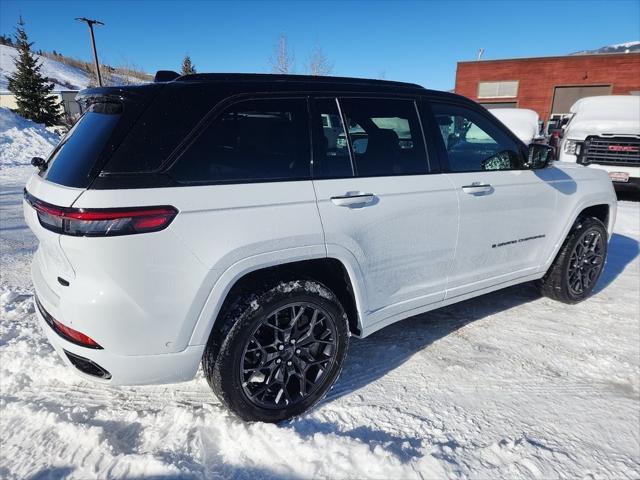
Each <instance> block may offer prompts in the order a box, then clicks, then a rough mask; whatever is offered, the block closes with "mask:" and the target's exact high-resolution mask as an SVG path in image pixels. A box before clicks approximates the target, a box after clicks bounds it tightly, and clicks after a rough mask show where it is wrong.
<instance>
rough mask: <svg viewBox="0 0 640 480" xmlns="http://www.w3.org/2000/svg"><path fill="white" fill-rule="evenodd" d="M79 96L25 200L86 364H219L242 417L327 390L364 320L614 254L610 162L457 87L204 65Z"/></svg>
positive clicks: (62, 319)
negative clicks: (570, 150) (516, 125)
mask: <svg viewBox="0 0 640 480" xmlns="http://www.w3.org/2000/svg"><path fill="white" fill-rule="evenodd" d="M166 76H167V75H166V74H165V78H166ZM176 76H177V74H176ZM169 78H170V77H169ZM80 99H81V101H82V102H83V104H84V107H85V113H84V115H83V117H82V118H81V119H80V120H79V121H78V123H77V124H76V125H75V126H74V127H73V129H71V131H70V132H69V133H68V135H67V136H66V137H65V138H63V140H62V141H61V142H60V144H59V145H58V147H57V148H56V149H55V150H54V151H53V153H52V154H51V156H50V158H49V159H47V160H46V161H44V160H43V159H34V161H33V163H34V165H36V166H38V168H39V172H38V173H36V174H34V175H33V176H32V178H31V179H30V180H29V182H28V184H27V187H26V190H25V202H24V212H25V217H26V220H27V222H28V224H29V226H30V228H31V229H32V230H33V231H34V232H35V234H36V235H37V237H38V239H39V242H40V245H39V248H38V251H37V252H36V254H35V258H34V261H33V283H34V287H35V292H36V298H37V300H36V303H37V312H38V318H39V320H40V322H41V324H42V327H43V329H44V331H45V332H46V334H47V336H48V338H49V340H50V342H51V343H52V345H53V346H54V347H55V349H56V350H57V352H58V353H59V354H60V357H61V358H62V359H63V360H64V361H65V362H66V363H67V364H69V365H70V366H72V367H73V368H74V369H75V370H76V371H78V372H79V373H80V374H81V375H83V376H85V377H86V378H90V379H94V380H97V381H101V382H107V383H110V384H113V385H124V384H149V383H168V382H178V381H185V380H189V379H191V378H193V377H194V375H195V373H196V371H197V369H198V366H199V365H200V363H201V362H202V366H203V370H204V373H205V375H206V377H207V379H208V381H209V383H210V385H211V387H212V388H213V390H214V392H215V393H216V394H217V395H218V396H219V398H220V399H221V400H222V401H223V402H224V403H225V404H226V405H227V406H228V407H229V408H230V409H231V410H232V411H233V412H235V413H236V414H237V415H238V416H240V417H241V418H243V419H247V420H263V421H279V420H283V419H285V418H289V417H291V416H293V415H297V414H299V413H301V412H303V411H305V410H307V409H308V408H310V407H311V406H312V405H313V404H315V403H316V402H317V401H318V400H319V399H321V398H322V396H323V395H324V394H325V393H326V392H327V390H328V389H329V388H330V387H331V385H332V384H333V382H334V381H335V379H336V377H337V376H338V373H339V372H340V368H341V366H342V363H343V361H344V358H345V355H346V352H347V344H348V340H349V337H350V336H351V335H354V336H357V337H366V336H367V335H370V334H371V333H373V332H375V331H376V330H379V329H381V328H383V327H384V326H386V325H389V324H391V323H393V322H396V321H398V320H401V319H403V318H406V317H409V316H412V315H416V314H419V313H423V312H426V311H429V310H432V309H435V308H438V307H442V306H443V305H448V304H451V303H455V302H459V301H461V300H465V299H468V298H470V297H474V296H477V295H482V294H484V293H487V292H490V291H493V290H497V289H501V288H504V287H508V286H510V285H514V284H517V283H521V282H527V281H531V280H537V281H539V285H540V288H541V290H542V292H543V293H544V294H545V295H548V296H550V297H553V298H556V299H558V300H560V301H563V302H569V303H573V302H577V301H580V300H582V299H584V298H585V297H587V296H588V295H589V293H590V292H591V290H592V289H593V287H594V284H595V282H596V281H597V280H598V277H599V275H600V273H601V271H602V268H603V265H604V262H605V258H606V253H607V241H608V235H609V234H610V232H611V229H612V226H613V222H614V219H615V215H616V199H615V195H614V191H613V188H612V186H611V182H610V181H609V179H608V177H607V175H606V173H605V172H602V171H597V170H592V169H588V168H583V167H581V166H578V165H576V164H561V163H553V164H552V163H549V160H548V159H549V152H550V150H551V149H550V147H548V146H545V145H530V146H527V145H524V144H523V143H522V142H521V141H520V140H518V138H517V137H516V136H515V135H514V134H513V133H511V132H510V131H509V130H508V129H507V128H506V127H505V126H504V125H502V124H501V123H500V122H499V121H498V120H497V119H496V118H495V117H493V116H492V115H491V114H490V113H488V112H487V111H486V110H485V109H483V108H482V107H480V106H479V105H477V104H476V103H474V102H472V101H470V100H467V99H465V98H462V97H459V96H456V95H453V94H448V93H440V92H434V91H429V90H425V89H424V88H422V87H420V86H417V85H413V84H406V83H399V82H388V81H377V80H360V79H348V78H331V77H304V76H272V75H244V74H197V75H188V76H183V77H179V78H176V79H173V80H171V81H165V82H157V83H154V84H151V85H146V86H131V87H122V88H115V87H113V88H101V89H92V90H86V91H84V92H82V93H81V94H80ZM327 118H331V119H333V123H334V124H335V125H333V127H332V128H331V129H327V125H326V123H327V122H326V119H327ZM345 126H347V128H345ZM328 130H331V131H328ZM335 130H340V131H339V132H337V131H335ZM396 130H398V131H396ZM400 130H401V131H400ZM351 131H354V132H359V133H358V134H357V135H358V141H360V146H359V147H358V148H357V149H354V148H353V143H354V141H353V139H352V135H351V134H350V133H349V132H351ZM471 132H473V134H471ZM341 136H342V138H345V139H346V146H345V147H342V148H341V147H339V146H338V145H337V142H338V139H339V138H340V137H341ZM365 139H366V141H364V140H365Z"/></svg>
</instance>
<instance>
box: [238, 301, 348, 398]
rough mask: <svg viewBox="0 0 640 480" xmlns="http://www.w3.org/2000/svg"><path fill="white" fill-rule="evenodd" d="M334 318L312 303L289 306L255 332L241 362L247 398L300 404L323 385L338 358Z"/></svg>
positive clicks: (284, 307)
mask: <svg viewBox="0 0 640 480" xmlns="http://www.w3.org/2000/svg"><path fill="white" fill-rule="evenodd" d="M337 337H338V335H337V330H336V326H335V323H334V321H333V319H332V318H331V317H330V316H329V315H328V314H327V313H326V312H325V311H324V310H323V309H321V308H320V307H318V306H316V305H314V304H311V303H293V304H289V305H285V306H283V307H281V308H279V309H278V310H276V311H275V312H273V313H271V314H269V315H268V317H265V318H264V319H263V321H262V322H260V323H259V324H258V325H257V327H256V328H255V329H254V330H253V333H252V335H251V337H250V338H249V341H248V342H247V344H246V347H245V349H244V354H243V356H242V360H241V365H240V372H241V373H240V375H241V377H242V378H241V380H242V388H243V390H244V392H245V394H246V396H247V398H248V399H249V400H250V401H251V402H252V403H254V404H256V405H257V406H259V407H262V408H270V409H277V408H282V407H283V406H287V407H289V406H291V405H293V404H296V403H298V402H300V401H302V400H304V399H305V398H307V397H308V396H309V395H310V394H312V393H313V392H314V391H315V390H316V389H317V388H319V387H320V386H321V385H322V384H323V382H324V380H325V378H326V377H327V374H328V373H327V372H328V371H329V370H330V367H331V365H332V364H333V362H335V361H336V358H335V357H336V353H337Z"/></svg>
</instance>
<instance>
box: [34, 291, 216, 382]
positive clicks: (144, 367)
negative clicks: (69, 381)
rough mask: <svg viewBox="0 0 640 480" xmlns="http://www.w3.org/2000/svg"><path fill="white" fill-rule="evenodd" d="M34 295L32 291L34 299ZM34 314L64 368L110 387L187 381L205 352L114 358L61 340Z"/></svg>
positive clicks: (49, 309)
mask: <svg viewBox="0 0 640 480" xmlns="http://www.w3.org/2000/svg"><path fill="white" fill-rule="evenodd" d="M42 293H44V295H43V296H42V297H39V298H40V303H41V304H42V308H44V309H45V310H46V311H47V312H48V313H49V314H50V315H52V316H53V317H54V318H55V317H56V311H55V310H56V309H55V307H54V306H53V305H51V304H49V303H48V302H47V300H46V296H47V294H46V292H42ZM38 294H39V292H38V289H37V287H36V295H38ZM43 297H44V298H43ZM35 312H36V316H37V318H38V322H39V323H40V327H41V328H42V331H43V332H44V333H45V335H46V336H47V339H48V340H49V343H51V345H52V346H53V348H54V349H55V350H56V352H57V353H58V355H59V356H60V358H61V359H62V361H63V362H64V363H65V365H67V366H68V367H70V368H72V369H73V370H74V371H75V372H76V373H77V374H78V375H80V376H81V377H83V378H86V379H88V380H93V381H97V382H101V383H107V384H110V385H148V384H159V383H175V382H184V381H188V380H191V379H192V378H193V377H194V376H195V374H196V372H197V370H198V366H199V365H200V359H201V358H202V354H203V352H204V348H205V346H204V345H196V346H189V347H187V348H186V349H184V350H183V351H181V352H176V353H164V354H158V355H116V354H114V353H112V352H109V351H108V350H104V349H103V350H96V349H92V348H86V347H82V346H79V345H76V344H74V343H71V342H69V341H67V340H65V339H64V338H62V337H61V336H59V335H58V334H57V333H56V332H55V331H54V330H53V329H52V328H51V327H50V326H49V324H48V323H47V322H46V320H45V318H44V317H43V315H42V313H41V312H40V309H39V308H38V305H35ZM68 354H70V355H68ZM91 364H93V367H92V366H91ZM95 367H98V368H95ZM100 370H102V372H101V371H100Z"/></svg>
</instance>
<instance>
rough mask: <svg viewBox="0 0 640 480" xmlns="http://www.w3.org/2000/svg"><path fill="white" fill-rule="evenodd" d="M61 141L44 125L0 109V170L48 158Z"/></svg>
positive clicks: (6, 109)
mask: <svg viewBox="0 0 640 480" xmlns="http://www.w3.org/2000/svg"><path fill="white" fill-rule="evenodd" d="M59 140H60V137H58V136H57V135H56V134H55V133H52V132H50V131H48V130H47V129H46V128H45V126H44V125H41V124H38V123H35V122H32V121H31V120H26V119H24V118H22V117H21V116H20V115H18V114H17V113H14V112H12V111H11V110H9V109H8V108H3V107H0V168H2V169H5V168H7V167H16V166H20V165H30V162H31V158H32V157H42V158H46V157H47V156H48V155H49V153H50V152H51V150H52V149H53V147H55V146H56V145H57V143H58V141H59Z"/></svg>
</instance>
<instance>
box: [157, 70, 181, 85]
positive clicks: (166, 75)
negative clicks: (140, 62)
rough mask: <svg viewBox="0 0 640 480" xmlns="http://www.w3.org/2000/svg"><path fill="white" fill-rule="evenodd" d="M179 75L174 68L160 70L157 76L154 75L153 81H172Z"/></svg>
mask: <svg viewBox="0 0 640 480" xmlns="http://www.w3.org/2000/svg"><path fill="white" fill-rule="evenodd" d="M179 76H180V74H179V73H178V72H174V71H173V70H158V71H157V72H156V76H155V77H153V83H158V82H171V81H172V80H175V79H176V78H178V77H179Z"/></svg>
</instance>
